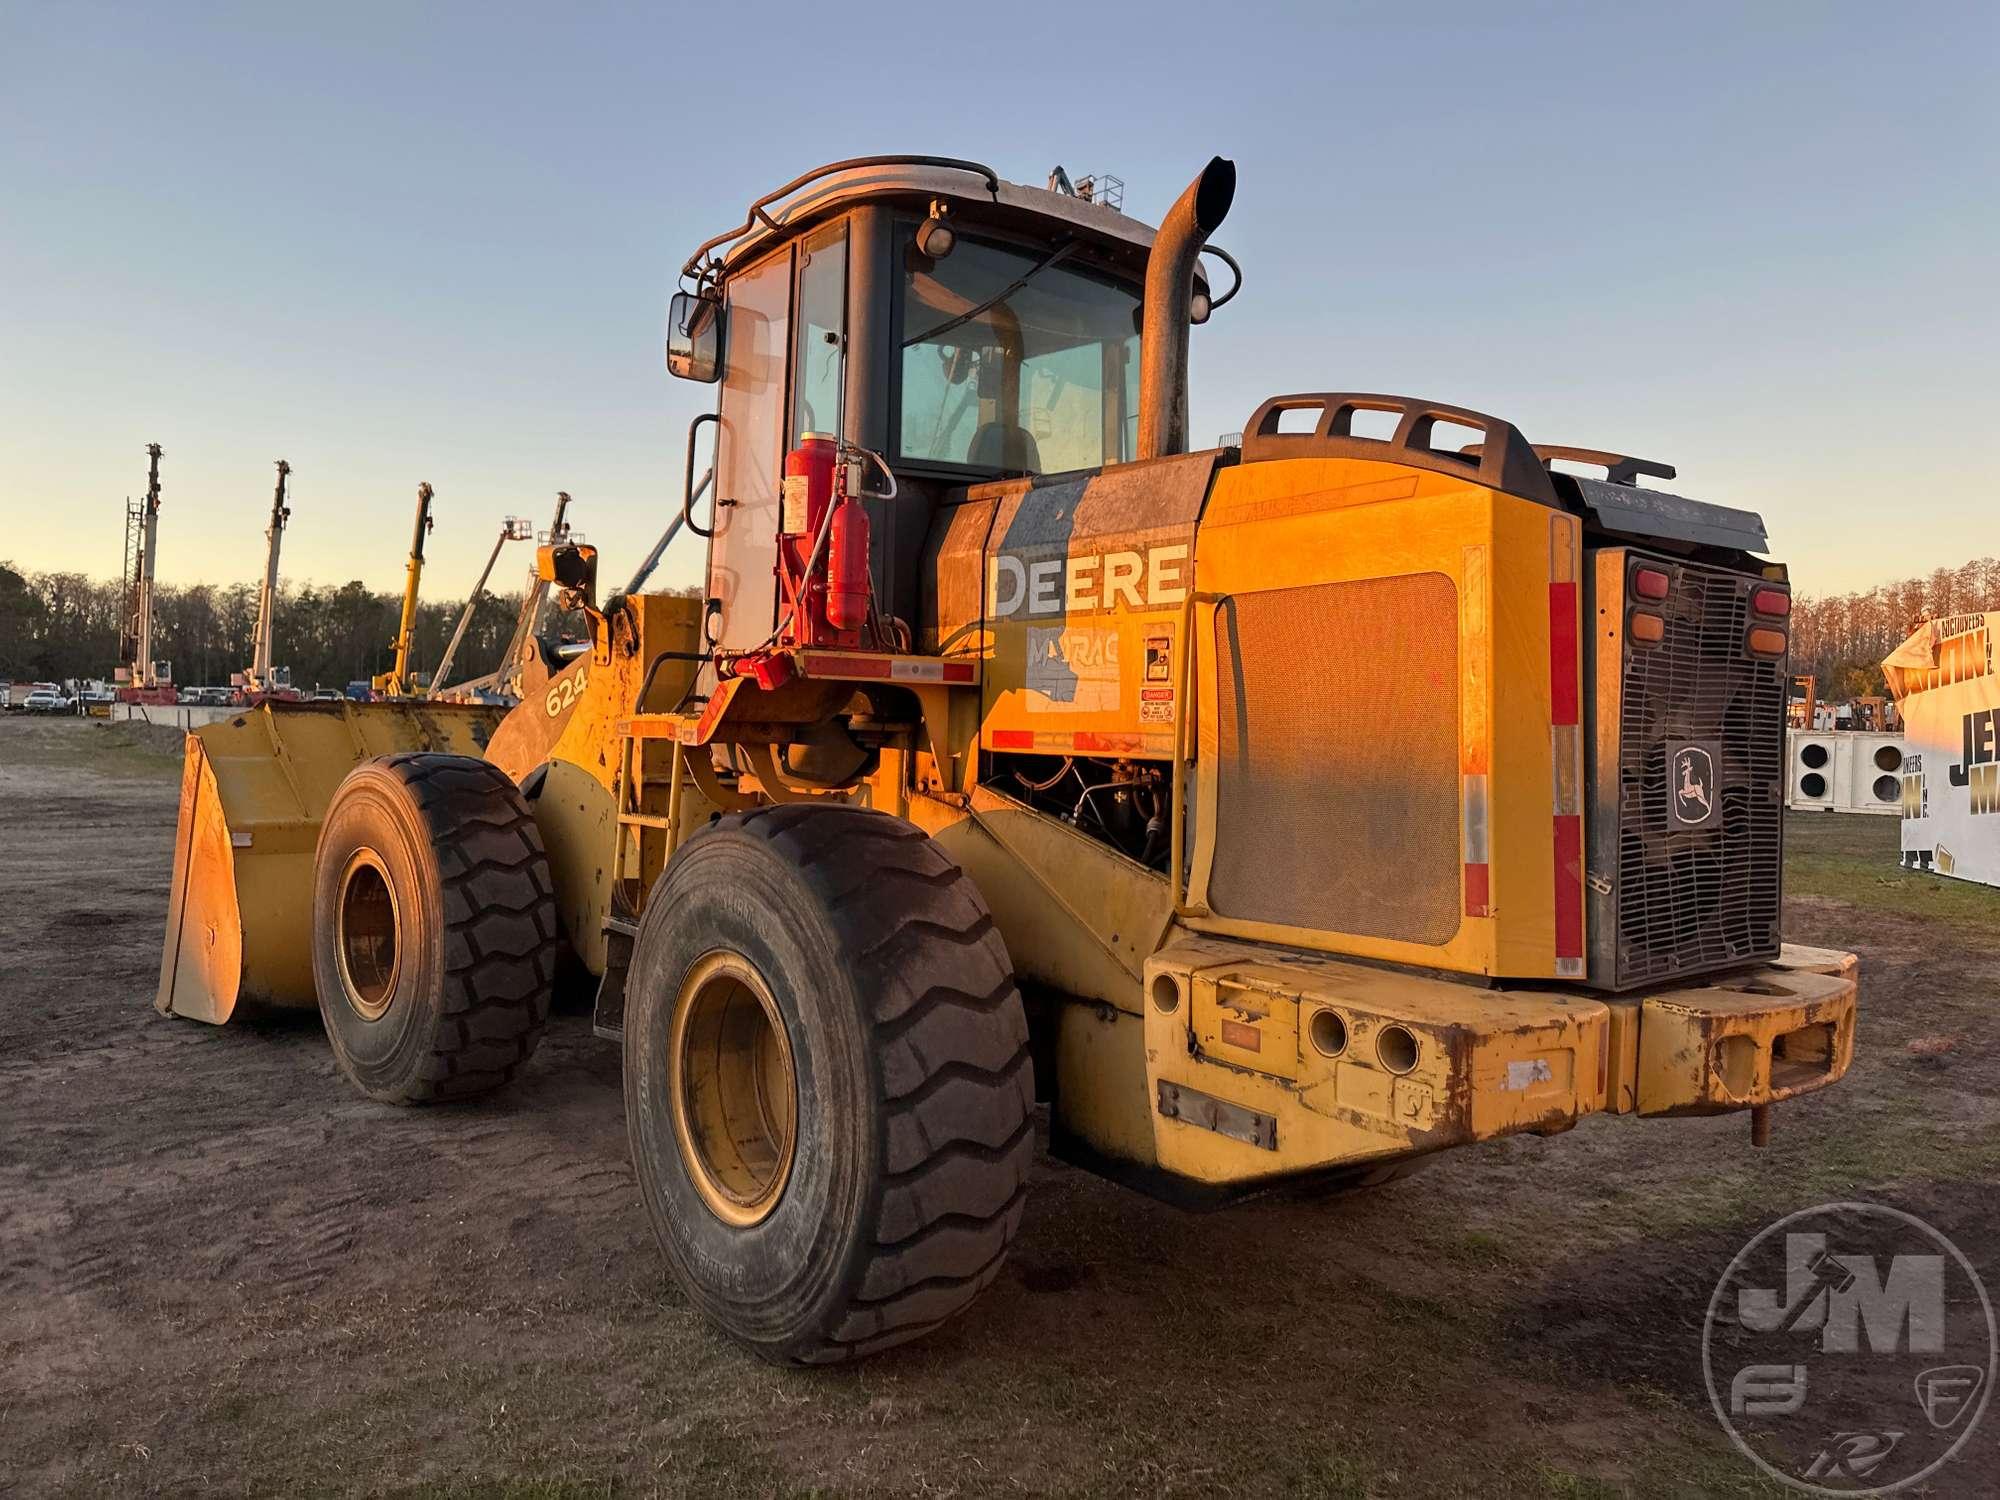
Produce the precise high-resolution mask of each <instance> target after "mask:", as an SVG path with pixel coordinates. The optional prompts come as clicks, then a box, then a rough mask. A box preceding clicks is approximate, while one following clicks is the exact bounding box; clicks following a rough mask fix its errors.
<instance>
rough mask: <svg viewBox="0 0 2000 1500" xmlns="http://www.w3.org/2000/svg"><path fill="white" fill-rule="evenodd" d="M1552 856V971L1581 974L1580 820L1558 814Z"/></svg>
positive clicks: (1570, 814) (1581, 861)
mask: <svg viewBox="0 0 2000 1500" xmlns="http://www.w3.org/2000/svg"><path fill="white" fill-rule="evenodd" d="M1555 821H1556V828H1555V855H1556V973H1558V974H1560V975H1562V976H1563V977H1564V978H1571V977H1574V976H1577V975H1580V974H1582V973H1583V819H1582V818H1580V817H1578V816H1576V815H1575V814H1574V813H1569V814H1565V815H1564V816H1561V817H1558V818H1557V819H1556V820H1555Z"/></svg>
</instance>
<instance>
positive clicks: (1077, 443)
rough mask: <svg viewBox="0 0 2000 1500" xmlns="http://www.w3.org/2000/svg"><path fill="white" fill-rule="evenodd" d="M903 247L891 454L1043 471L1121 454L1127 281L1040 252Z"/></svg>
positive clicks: (972, 243) (1127, 372) (1131, 386)
mask: <svg viewBox="0 0 2000 1500" xmlns="http://www.w3.org/2000/svg"><path fill="white" fill-rule="evenodd" d="M902 246H903V249H902V288H901V296H902V308H901V313H902V340H903V348H902V361H901V364H902V371H901V373H902V399H901V410H900V413H899V416H900V422H899V424H898V428H897V432H898V438H897V449H898V453H899V456H900V457H901V458H903V459H906V460H914V461H917V462H924V463H942V464H953V465H963V466H967V467H971V468H978V469H988V470H999V471H1003V472H1011V473H1032V474H1042V473H1056V472H1059V471H1061V470H1065V469H1083V468H1095V467H1097V466H1099V465H1102V464H1107V463H1117V462H1121V461H1123V460H1125V459H1128V458H1130V457H1131V455H1132V446H1133V440H1134V438H1135V437H1136V435H1137V415H1136V407H1135V405H1134V400H1135V396H1136V388H1137V384H1138V372H1139V360H1138V348H1139V338H1138V332H1137V328H1138V307H1139V297H1138V293H1137V292H1136V291H1135V290H1133V289H1131V288H1128V287H1124V286H1120V285H1118V284H1116V283H1114V282H1112V281H1110V280H1108V279H1106V278H1103V277H1100V276H1098V275H1096V274H1094V273H1092V272H1090V271H1087V270H1085V269H1083V268H1082V267H1080V266H1077V265H1074V264H1072V263H1070V262H1069V261H1067V260H1066V259H1062V258H1057V259H1053V260H1052V259H1051V258H1050V256H1049V254H1048V252H1046V251H1045V252H1042V253H1041V254H1033V253H1029V252H1025V251H1021V250H1017V249H1015V248H1013V247H1011V246H1004V245H999V244H993V243H988V242H983V241H980V240H975V239H970V238H966V237H964V236H961V237H960V238H959V240H958V244H957V247H956V248H955V249H954V250H953V251H952V253H951V254H950V255H948V256H946V257H945V258H944V259H943V260H937V261H933V260H930V259H928V258H926V257H925V256H922V255H920V254H918V253H917V250H916V247H915V244H914V243H913V239H912V235H911V234H907V233H906V235H905V236H904V238H903V241H902Z"/></svg>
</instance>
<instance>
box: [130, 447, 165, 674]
mask: <svg viewBox="0 0 2000 1500" xmlns="http://www.w3.org/2000/svg"><path fill="white" fill-rule="evenodd" d="M146 457H147V460H148V462H147V467H146V520H145V531H144V540H143V541H142V542H141V543H140V544H139V621H138V628H137V629H136V630H135V631H134V633H133V645H132V685H133V686H134V687H137V688H154V687H158V686H159V685H160V681H159V677H158V675H157V674H156V673H155V672H154V670H153V574H154V571H155V564H156V562H157V561H158V557H159V551H160V445H159V444H158V443H148V444H146Z"/></svg>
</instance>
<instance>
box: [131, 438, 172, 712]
mask: <svg viewBox="0 0 2000 1500" xmlns="http://www.w3.org/2000/svg"><path fill="white" fill-rule="evenodd" d="M160 455H161V449H160V445H159V444H158V443H148V444H146V498H145V499H144V500H143V501H141V502H140V503H139V504H137V505H132V506H128V507H127V513H126V517H125V626H124V632H123V639H122V640H121V642H120V644H121V646H122V647H123V650H122V651H121V653H120V654H121V655H122V656H123V657H124V664H123V666H122V667H121V668H120V671H119V674H118V675H120V676H121V677H122V678H123V679H124V681H125V683H126V696H127V697H128V698H129V699H130V700H131V701H133V702H138V703H155V702H168V703H171V702H172V701H173V695H172V689H171V687H169V686H168V680H167V676H166V675H165V674H163V673H162V672H161V670H160V669H161V667H163V666H164V665H165V663H163V662H156V661H154V660H153V579H154V575H155V574H156V573H157V572H158V571H159V552H160ZM163 693H164V694H165V696H164V698H163V697H162V696H161V695H162V694H163Z"/></svg>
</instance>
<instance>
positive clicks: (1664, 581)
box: [1632, 568, 1673, 640]
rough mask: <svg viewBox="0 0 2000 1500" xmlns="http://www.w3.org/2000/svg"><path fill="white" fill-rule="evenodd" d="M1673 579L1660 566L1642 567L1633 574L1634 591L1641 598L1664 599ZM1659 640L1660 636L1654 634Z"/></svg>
mask: <svg viewBox="0 0 2000 1500" xmlns="http://www.w3.org/2000/svg"><path fill="white" fill-rule="evenodd" d="M1672 582H1673V580H1672V579H1670V578H1668V577H1667V575H1666V574H1665V573H1662V572H1661V571H1660V570H1659V569H1658V568H1640V569H1639V570H1638V571H1636V572H1635V573H1633V575H1632V592H1633V593H1634V594H1636V595H1638V596H1639V597H1640V598H1641V599H1664V598H1666V597H1667V589H1668V587H1669V586H1670V585H1671V584H1672ZM1652 639H1653V640H1658V639H1659V637H1658V636H1653V637H1652Z"/></svg>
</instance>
